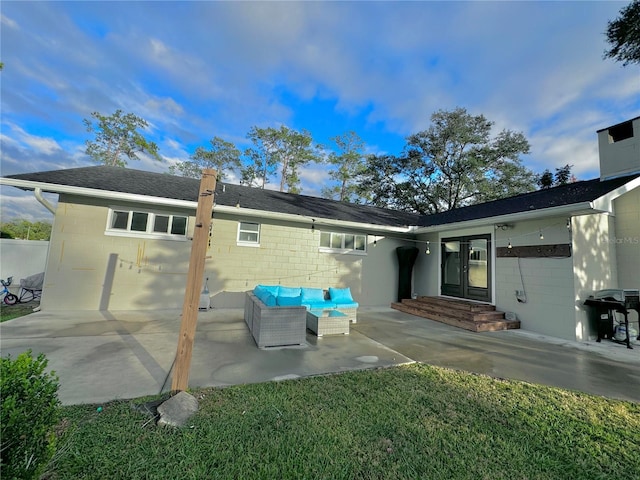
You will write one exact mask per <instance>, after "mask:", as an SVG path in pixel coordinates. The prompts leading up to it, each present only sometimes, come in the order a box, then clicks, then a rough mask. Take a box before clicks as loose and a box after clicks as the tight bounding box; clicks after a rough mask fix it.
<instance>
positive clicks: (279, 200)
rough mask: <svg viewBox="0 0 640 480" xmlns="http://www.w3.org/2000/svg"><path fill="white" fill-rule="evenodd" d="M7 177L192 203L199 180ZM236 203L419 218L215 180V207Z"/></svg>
mask: <svg viewBox="0 0 640 480" xmlns="http://www.w3.org/2000/svg"><path fill="white" fill-rule="evenodd" d="M6 178H13V179H20V180H28V181H33V182H42V183H49V184H55V185H66V186H74V187H83V188H91V189H98V190H106V191H110V192H121V193H130V194H138V195H147V196H152V197H159V198H170V199H176V200H186V201H193V202H197V201H198V192H199V187H200V180H199V179H194V178H185V177H176V176H173V175H168V174H166V173H153V172H146V171H142V170H133V169H129V168H121V167H106V166H95V167H82V168H70V169H64V170H54V171H48V172H36V173H23V174H18V175H8V176H7V177H6ZM223 189H224V191H223ZM54 190H55V189H53V188H52V189H51V191H54ZM237 203H240V206H241V207H242V208H250V209H255V210H263V211H269V212H276V213H284V214H292V215H302V216H307V217H310V218H326V219H333V220H341V221H346V222H359V223H368V224H372V225H384V226H390V227H407V226H410V225H416V224H417V223H418V222H419V218H420V217H419V215H416V214H412V213H407V212H399V211H395V210H388V209H384V208H377V207H371V206H367V205H357V204H350V203H343V202H338V201H335V200H327V199H324V198H318V197H310V196H306V195H294V194H291V193H282V192H276V191H272V190H263V189H259V188H251V187H245V186H242V185H234V184H228V183H227V184H224V183H222V182H218V184H217V185H216V204H217V205H225V206H235V205H236V204H237Z"/></svg>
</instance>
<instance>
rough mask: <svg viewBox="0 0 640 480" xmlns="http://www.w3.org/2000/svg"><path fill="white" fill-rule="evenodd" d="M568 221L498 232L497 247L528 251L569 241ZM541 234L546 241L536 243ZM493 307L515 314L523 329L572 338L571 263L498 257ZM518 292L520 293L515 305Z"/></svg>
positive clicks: (536, 222) (529, 224)
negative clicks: (521, 292) (521, 295)
mask: <svg viewBox="0 0 640 480" xmlns="http://www.w3.org/2000/svg"><path fill="white" fill-rule="evenodd" d="M566 222H567V218H566V217H553V218H545V219H541V220H531V221H524V222H517V223H515V224H513V225H510V226H509V227H508V228H507V229H506V230H503V229H500V228H498V229H496V234H495V245H496V246H497V247H506V246H507V245H508V244H509V241H511V245H512V246H514V247H517V246H531V245H550V244H566V243H570V242H571V238H570V232H569V230H568V229H567V227H566ZM541 232H542V234H543V236H544V239H542V240H541V239H540V233H541ZM495 279H496V282H495V305H496V308H497V309H498V310H500V311H504V312H514V313H515V314H516V316H517V318H518V320H520V322H521V328H522V329H524V330H529V331H533V332H537V333H541V334H544V335H550V336H555V337H560V338H566V339H574V338H575V334H574V328H573V322H572V321H571V320H570V321H569V322H567V321H566V320H567V319H572V318H573V316H574V312H573V293H574V292H573V273H572V260H571V258H519V259H518V258H508V257H506V258H505V257H499V258H496V264H495ZM516 290H521V291H524V294H525V301H524V302H519V301H518V299H517V298H516Z"/></svg>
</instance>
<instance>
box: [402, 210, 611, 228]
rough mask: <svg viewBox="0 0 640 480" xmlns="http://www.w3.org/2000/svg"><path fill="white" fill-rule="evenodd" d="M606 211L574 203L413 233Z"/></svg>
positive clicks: (448, 224)
mask: <svg viewBox="0 0 640 480" xmlns="http://www.w3.org/2000/svg"><path fill="white" fill-rule="evenodd" d="M603 212H606V210H605V211H601V210H599V209H598V208H596V207H595V206H594V204H593V202H580V203H572V204H569V205H561V206H558V207H549V208H543V209H538V210H531V211H526V212H517V213H510V214H507V215H497V216H494V217H484V218H478V219H475V220H467V221H464V222H454V223H445V224H442V225H433V226H429V227H420V228H418V229H416V230H415V231H414V232H413V233H415V234H421V233H434V232H442V231H447V230H459V229H464V228H475V227H483V226H486V225H494V224H497V223H514V222H522V221H525V220H535V219H538V218H546V217H556V216H562V215H567V216H576V215H586V214H590V213H603Z"/></svg>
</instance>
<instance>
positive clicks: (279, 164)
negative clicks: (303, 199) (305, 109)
mask: <svg viewBox="0 0 640 480" xmlns="http://www.w3.org/2000/svg"><path fill="white" fill-rule="evenodd" d="M247 138H249V139H250V140H251V141H252V142H253V145H254V146H253V148H249V149H247V150H246V151H245V155H246V156H247V157H248V158H249V159H250V161H251V162H250V163H249V164H248V165H246V166H245V167H244V168H243V169H242V171H241V176H242V183H243V184H246V185H254V186H259V187H260V188H264V186H265V184H266V183H267V182H268V181H269V177H272V176H273V175H275V174H276V171H277V169H278V168H280V191H281V192H284V191H285V188H286V190H287V191H288V192H290V193H300V187H299V185H300V178H299V176H298V169H299V168H300V167H301V166H303V165H306V164H308V163H309V162H312V161H318V160H319V157H318V155H317V153H316V151H315V148H314V147H313V146H312V138H311V134H310V133H309V132H307V131H306V130H303V131H302V132H298V131H296V130H292V129H289V128H287V127H285V126H284V125H283V126H281V127H280V129H275V128H271V127H269V128H258V127H252V128H251V130H250V131H249V133H248V134H247Z"/></svg>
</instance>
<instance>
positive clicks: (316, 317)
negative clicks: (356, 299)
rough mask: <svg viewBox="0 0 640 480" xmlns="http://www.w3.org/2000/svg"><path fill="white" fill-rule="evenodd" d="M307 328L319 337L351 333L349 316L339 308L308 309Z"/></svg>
mask: <svg viewBox="0 0 640 480" xmlns="http://www.w3.org/2000/svg"><path fill="white" fill-rule="evenodd" d="M307 328H308V329H309V330H311V331H312V332H313V333H315V334H316V335H317V336H318V337H322V336H323V335H337V334H344V335H349V317H348V316H347V315H345V314H344V313H342V312H340V311H338V310H307Z"/></svg>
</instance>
